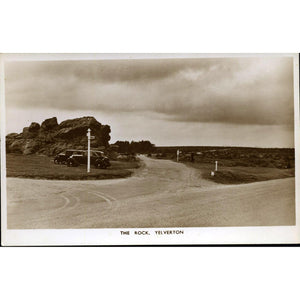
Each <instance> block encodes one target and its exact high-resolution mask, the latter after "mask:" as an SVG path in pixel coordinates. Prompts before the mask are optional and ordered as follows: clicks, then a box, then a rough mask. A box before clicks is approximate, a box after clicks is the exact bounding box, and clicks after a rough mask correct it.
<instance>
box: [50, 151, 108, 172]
mask: <svg viewBox="0 0 300 300" xmlns="http://www.w3.org/2000/svg"><path fill="white" fill-rule="evenodd" d="M90 154H91V156H90V163H91V165H94V166H95V167H96V168H100V169H106V168H107V167H109V166H110V162H109V159H108V158H107V157H106V156H105V155H104V153H103V152H102V151H96V150H91V152H90ZM54 163H56V164H66V165H67V166H68V167H77V166H79V165H82V164H84V165H86V164H87V150H66V151H65V152H63V153H59V154H58V155H57V156H55V158H54Z"/></svg>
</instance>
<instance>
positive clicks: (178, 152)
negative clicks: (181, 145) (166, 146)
mask: <svg viewBox="0 0 300 300" xmlns="http://www.w3.org/2000/svg"><path fill="white" fill-rule="evenodd" d="M179 154H180V151H179V149H178V150H177V162H179Z"/></svg>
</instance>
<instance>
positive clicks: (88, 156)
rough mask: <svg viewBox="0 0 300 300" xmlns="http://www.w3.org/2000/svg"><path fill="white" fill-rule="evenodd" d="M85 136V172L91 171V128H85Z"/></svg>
mask: <svg viewBox="0 0 300 300" xmlns="http://www.w3.org/2000/svg"><path fill="white" fill-rule="evenodd" d="M86 135H87V138H88V153H87V172H88V173H90V171H91V129H90V128H89V129H88V130H87V134H86Z"/></svg>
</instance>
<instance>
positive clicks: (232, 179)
mask: <svg viewBox="0 0 300 300" xmlns="http://www.w3.org/2000/svg"><path fill="white" fill-rule="evenodd" d="M185 164H186V165H188V166H190V167H193V168H196V169H198V170H199V172H200V173H201V175H202V177H203V178H205V179H208V180H212V181H214V182H217V183H222V184H242V183H251V182H256V181H265V180H272V179H281V178H288V177H294V176H295V169H294V168H290V169H278V168H267V167H243V166H235V167H232V166H219V167H218V171H217V172H215V175H214V176H211V171H214V168H215V165H214V164H213V163H197V162H196V163H191V162H185Z"/></svg>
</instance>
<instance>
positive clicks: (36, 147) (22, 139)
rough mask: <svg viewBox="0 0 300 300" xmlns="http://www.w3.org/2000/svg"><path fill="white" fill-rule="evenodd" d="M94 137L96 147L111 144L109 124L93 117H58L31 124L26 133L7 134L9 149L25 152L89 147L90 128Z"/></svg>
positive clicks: (46, 151) (50, 153)
mask: <svg viewBox="0 0 300 300" xmlns="http://www.w3.org/2000/svg"><path fill="white" fill-rule="evenodd" d="M88 128H90V129H91V133H92V135H93V136H95V139H93V140H91V146H92V147H93V148H99V147H103V146H104V147H108V145H109V140H110V126H108V125H102V124H101V123H99V122H98V121H97V120H96V119H95V118H94V117H82V118H77V119H72V120H66V121H63V122H61V123H60V124H58V123H57V119H56V117H54V118H50V119H47V120H45V121H44V122H42V124H41V125H40V124H38V123H36V122H33V123H31V125H30V126H29V127H24V129H23V132H22V133H20V134H18V133H10V134H8V135H7V136H6V151H7V152H8V153H9V152H14V153H22V154H26V155H28V154H34V153H37V154H45V155H49V156H51V155H55V154H57V153H59V152H61V151H63V150H65V149H86V148H87V137H86V133H87V129H88Z"/></svg>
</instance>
